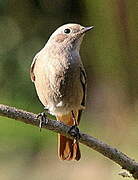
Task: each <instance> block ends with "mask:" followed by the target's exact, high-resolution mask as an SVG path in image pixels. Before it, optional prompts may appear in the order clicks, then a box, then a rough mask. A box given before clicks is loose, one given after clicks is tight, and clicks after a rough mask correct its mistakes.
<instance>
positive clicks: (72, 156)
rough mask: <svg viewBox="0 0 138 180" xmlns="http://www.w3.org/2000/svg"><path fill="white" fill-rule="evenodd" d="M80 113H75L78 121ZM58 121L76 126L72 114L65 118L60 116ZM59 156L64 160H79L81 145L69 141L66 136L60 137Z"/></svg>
mask: <svg viewBox="0 0 138 180" xmlns="http://www.w3.org/2000/svg"><path fill="white" fill-rule="evenodd" d="M77 116H78V113H75V118H76V119H77ZM57 120H59V121H61V122H63V123H65V124H67V125H70V126H72V125H74V120H73V118H72V114H71V113H69V114H67V115H64V116H58V117H57ZM58 136H59V138H58V155H59V157H60V159H62V160H77V161H78V160H79V159H80V157H81V153H80V149H79V144H78V142H75V140H72V139H69V138H67V137H65V136H62V135H60V134H59V135H58Z"/></svg>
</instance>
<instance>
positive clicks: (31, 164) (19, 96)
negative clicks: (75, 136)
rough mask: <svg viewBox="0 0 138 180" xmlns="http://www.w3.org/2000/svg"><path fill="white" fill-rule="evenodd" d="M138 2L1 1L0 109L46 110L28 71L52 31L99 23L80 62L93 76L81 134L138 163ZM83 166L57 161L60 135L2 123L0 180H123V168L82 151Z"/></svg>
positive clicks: (84, 46) (2, 120)
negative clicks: (121, 175) (58, 136)
mask: <svg viewBox="0 0 138 180" xmlns="http://www.w3.org/2000/svg"><path fill="white" fill-rule="evenodd" d="M137 10H138V1H137V0H132V1H125V0H106V1H102V0H97V1H91V0H53V1H52V0H51V1H50V0H20V1H17V0H5V1H3V0H0V103H3V104H7V105H11V106H15V107H17V108H22V109H25V110H27V111H32V112H34V113H38V112H42V111H43V106H42V105H41V103H40V102H39V100H38V97H37V95H36V92H35V88H34V85H33V83H32V82H31V80H30V77H29V68H30V64H31V62H32V59H33V57H34V55H35V54H36V53H37V52H38V51H39V50H40V49H41V48H42V47H43V46H44V44H45V43H46V41H47V40H48V37H49V36H50V35H51V33H52V32H53V31H54V30H55V29H56V28H57V27H59V26H60V25H62V24H65V23H70V22H75V23H79V24H82V25H84V26H91V25H94V26H95V28H94V30H93V31H91V32H89V33H88V34H87V35H86V36H85V39H84V41H83V44H82V48H81V57H82V60H83V63H84V65H85V68H86V72H87V76H88V96H87V108H86V111H85V112H84V113H83V116H82V121H81V124H80V129H81V130H82V131H84V132H86V133H89V134H91V135H93V136H95V137H97V138H99V139H101V140H103V141H105V142H106V143H108V144H110V145H112V146H115V147H116V148H118V149H120V150H121V151H123V152H124V153H126V154H128V155H129V156H130V157H132V158H135V159H136V160H138V133H137V132H138V121H137V120H138V59H137V58H138V31H137V30H138V26H137V25H138V23H136V22H138V11H137ZM81 150H82V159H81V161H79V162H62V161H60V160H59V159H58V157H57V134H55V133H53V132H50V131H48V130H43V131H42V132H41V133H40V132H39V129H38V128H36V127H32V126H30V125H26V124H23V123H20V122H16V121H14V120H10V119H7V118H3V117H0V179H2V180H13V179H14V180H18V179H20V180H24V179H25V178H26V179H29V180H38V179H39V180H43V179H51V180H65V179H66V180H70V179H72V180H76V179H79V180H83V179H84V178H86V179H87V180H91V179H94V180H116V179H118V180H121V179H122V177H119V176H118V172H120V170H121V169H120V167H119V166H118V165H116V164H115V163H113V162H111V161H110V160H108V159H106V158H105V157H103V156H102V155H100V154H99V153H97V152H95V151H92V150H90V149H89V148H87V147H85V146H83V145H81Z"/></svg>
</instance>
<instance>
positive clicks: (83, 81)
mask: <svg viewBox="0 0 138 180" xmlns="http://www.w3.org/2000/svg"><path fill="white" fill-rule="evenodd" d="M80 81H81V84H82V89H83V98H82V102H81V105H82V106H84V107H85V104H86V89H87V78H86V73H85V70H84V68H83V67H81V68H80ZM81 114H82V110H79V113H78V123H79V122H80V118H81Z"/></svg>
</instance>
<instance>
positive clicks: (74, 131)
mask: <svg viewBox="0 0 138 180" xmlns="http://www.w3.org/2000/svg"><path fill="white" fill-rule="evenodd" d="M71 113H72V119H73V120H74V125H73V126H71V128H70V130H69V134H70V135H71V136H73V137H74V138H75V140H76V141H77V140H79V139H80V131H79V128H78V127H77V126H78V122H77V120H76V118H75V115H74V112H73V111H71ZM75 143H76V142H75Z"/></svg>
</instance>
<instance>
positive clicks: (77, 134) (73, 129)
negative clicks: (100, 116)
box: [68, 125, 80, 140]
mask: <svg viewBox="0 0 138 180" xmlns="http://www.w3.org/2000/svg"><path fill="white" fill-rule="evenodd" d="M68 133H69V134H70V135H71V136H73V137H74V138H75V139H76V140H79V139H80V131H79V128H78V127H77V126H76V125H74V126H71V128H70V129H69V132H68Z"/></svg>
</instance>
